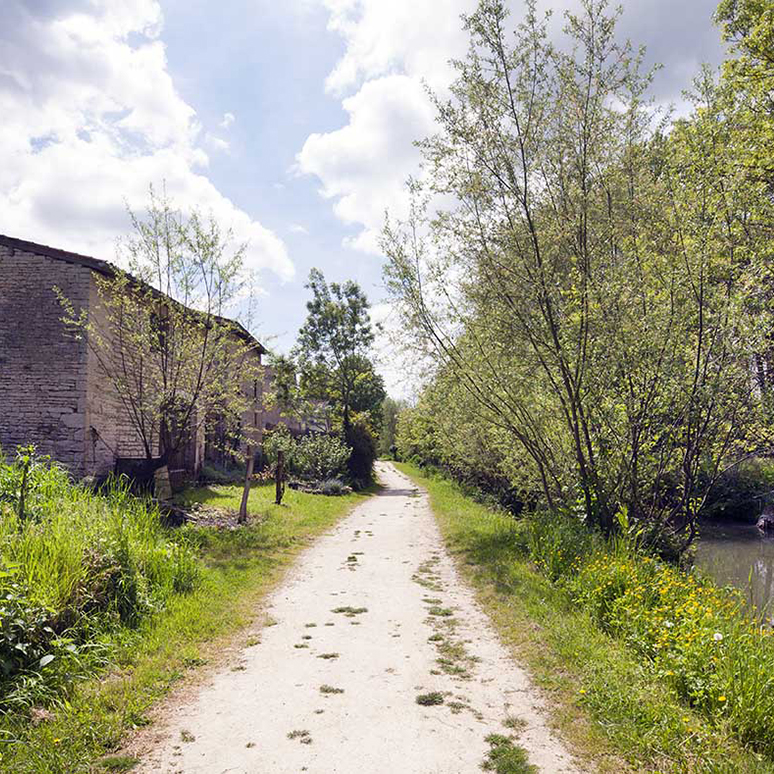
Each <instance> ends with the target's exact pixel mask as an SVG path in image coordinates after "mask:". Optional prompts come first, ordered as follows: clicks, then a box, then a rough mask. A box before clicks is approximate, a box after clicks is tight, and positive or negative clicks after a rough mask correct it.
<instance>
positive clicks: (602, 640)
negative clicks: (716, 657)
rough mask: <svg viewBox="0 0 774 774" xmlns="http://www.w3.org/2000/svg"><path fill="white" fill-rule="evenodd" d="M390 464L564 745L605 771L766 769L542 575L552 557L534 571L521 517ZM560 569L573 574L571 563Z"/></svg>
mask: <svg viewBox="0 0 774 774" xmlns="http://www.w3.org/2000/svg"><path fill="white" fill-rule="evenodd" d="M398 467H399V469H400V470H402V471H403V472H404V473H406V474H408V475H409V476H411V477H412V479H413V480H414V481H415V482H416V483H418V484H419V485H420V486H422V487H424V488H425V489H427V491H428V493H429V495H430V502H431V506H432V508H433V511H434V513H435V516H436V518H437V521H438V524H439V526H440V528H441V531H442V534H443V537H444V540H445V541H446V544H447V546H448V547H449V548H450V550H451V551H452V552H453V553H454V554H455V555H456V556H457V558H458V567H459V569H460V571H461V572H462V573H463V574H464V575H465V576H466V577H467V578H468V579H469V580H470V581H471V582H472V583H473V584H474V586H475V588H476V590H477V594H478V601H479V603H480V604H481V605H482V606H483V608H484V609H485V611H486V612H487V613H488V614H489V615H490V617H491V619H492V621H493V622H494V624H495V626H496V628H497V630H498V633H499V635H500V637H501V638H502V639H503V642H504V643H506V644H507V645H508V646H509V647H511V648H512V649H513V650H514V652H515V653H516V654H517V656H518V658H520V659H521V660H522V661H523V662H524V663H526V664H527V665H528V667H529V669H530V671H531V674H532V677H533V679H534V680H535V681H536V682H537V683H538V684H539V685H540V686H541V687H542V688H543V689H544V691H545V693H546V696H547V698H548V701H549V703H550V704H551V706H552V707H553V717H554V719H555V723H556V725H557V726H558V728H559V730H560V731H561V733H562V735H563V736H564V737H565V738H567V739H568V740H569V741H570V742H571V743H572V745H573V747H574V752H576V753H577V754H578V755H580V756H581V757H582V758H584V759H585V760H586V761H589V762H593V763H594V764H595V765H596V767H597V768H598V769H599V770H600V771H602V772H611V774H612V772H620V771H622V770H627V769H628V770H629V771H633V772H644V771H649V772H718V773H719V772H723V774H732V773H733V772H738V773H739V774H742V773H745V774H747V773H750V772H753V773H755V774H763V772H772V771H774V764H772V763H771V761H770V760H767V759H766V758H764V757H763V755H760V754H758V753H756V752H753V751H751V750H748V749H745V747H743V746H742V744H740V742H739V740H738V737H736V734H737V733H738V729H737V728H736V727H734V726H733V725H732V723H731V722H730V721H729V717H728V715H727V714H726V713H725V711H724V712H720V713H710V714H708V713H707V711H706V709H705V711H695V710H693V709H691V707H690V706H689V704H688V702H686V701H685V700H684V699H683V697H682V696H681V694H680V692H679V690H678V688H677V686H676V685H675V684H674V683H673V682H670V681H669V680H667V679H665V678H664V675H663V672H662V669H661V668H659V667H657V666H656V665H655V664H654V662H653V661H652V660H651V659H649V658H647V657H646V656H644V655H643V654H642V653H641V652H639V651H638V650H637V649H636V648H634V647H632V646H631V644H629V642H628V641H627V639H626V638H625V637H622V636H620V634H611V633H609V632H607V631H605V630H604V628H603V625H602V624H601V623H600V620H599V617H598V616H597V617H595V616H594V615H592V613H591V611H590V610H589V609H588V608H585V607H584V606H583V605H582V604H579V602H578V601H577V599H576V598H575V597H574V595H573V593H572V592H571V590H569V589H568V588H567V587H566V584H563V583H557V582H554V580H551V579H550V578H551V577H553V578H554V579H555V580H558V579H559V577H560V574H561V573H560V572H559V569H560V568H559V566H558V565H557V566H556V567H555V572H554V573H553V575H552V574H551V571H550V569H549V568H544V570H545V569H548V570H549V574H548V575H547V574H545V572H541V571H539V570H538V569H537V567H536V564H535V562H534V561H533V560H532V559H531V558H530V549H529V543H530V539H531V537H530V535H529V534H528V530H527V529H526V524H525V523H524V522H515V521H514V520H513V519H512V518H511V517H509V516H508V515H506V514H504V513H502V512H497V511H495V510H492V509H490V508H488V507H486V506H484V505H481V504H479V503H477V502H475V501H474V500H473V499H471V498H470V497H467V496H465V495H464V494H463V493H462V492H461V490H460V489H459V487H457V486H456V485H455V484H453V483H451V482H449V481H446V480H443V479H437V478H429V477H428V476H426V475H424V474H423V473H422V471H421V470H419V469H418V468H416V467H414V466H411V465H407V464H398ZM543 551H544V556H543V557H542V560H543V561H545V560H547V559H548V558H550V557H551V556H554V557H555V558H556V560H557V562H558V563H559V564H562V565H564V563H565V561H566V559H567V556H566V555H565V556H564V558H562V555H563V549H562V547H561V544H559V543H554V544H553V545H552V546H550V545H548V544H546V543H544V545H543ZM567 567H568V568H569V569H570V570H571V574H572V575H577V574H578V569H579V568H578V567H577V566H576V567H575V569H574V570H573V569H572V564H571V562H570V563H569V564H568V565H567ZM607 588H609V589H610V588H613V586H612V585H611V586H608V587H607ZM610 599H611V601H612V595H611V597H610ZM666 628H667V629H670V628H671V627H666ZM743 666H744V665H740V668H741V667H743ZM764 683H765V680H764ZM725 699H726V701H728V697H725ZM722 703H725V702H722Z"/></svg>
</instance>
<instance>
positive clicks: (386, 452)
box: [379, 397, 406, 459]
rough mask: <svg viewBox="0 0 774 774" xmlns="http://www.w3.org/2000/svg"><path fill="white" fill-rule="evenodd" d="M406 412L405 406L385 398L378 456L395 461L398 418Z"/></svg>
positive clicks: (401, 402)
mask: <svg viewBox="0 0 774 774" xmlns="http://www.w3.org/2000/svg"><path fill="white" fill-rule="evenodd" d="M405 410H406V404H405V403H404V402H403V401H400V400H394V399H393V398H390V397H387V398H385V399H384V400H383V401H382V407H381V415H382V425H381V429H380V430H379V456H380V457H388V458H390V459H395V457H396V455H397V453H398V445H397V434H398V417H399V416H400V414H401V412H402V411H405Z"/></svg>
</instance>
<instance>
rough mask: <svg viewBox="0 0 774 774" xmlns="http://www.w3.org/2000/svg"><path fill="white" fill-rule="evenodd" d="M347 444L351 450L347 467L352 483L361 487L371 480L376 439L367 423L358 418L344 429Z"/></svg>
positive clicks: (375, 456)
mask: <svg viewBox="0 0 774 774" xmlns="http://www.w3.org/2000/svg"><path fill="white" fill-rule="evenodd" d="M344 437H345V438H346V441H347V445H348V446H349V447H350V449H351V450H352V451H351V453H350V456H349V460H348V461H347V469H348V471H349V478H350V480H351V481H352V484H353V485H354V486H355V487H356V488H359V489H363V488H365V487H367V486H368V485H369V484H371V482H372V480H373V470H374V462H375V461H376V458H377V456H378V455H377V452H376V439H375V438H374V436H373V433H372V432H371V428H370V427H369V425H368V424H367V423H366V422H365V421H364V420H362V419H360V418H358V419H357V420H355V421H354V422H352V423H350V424H349V426H347V427H346V428H345V429H344Z"/></svg>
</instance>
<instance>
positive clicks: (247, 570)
mask: <svg viewBox="0 0 774 774" xmlns="http://www.w3.org/2000/svg"><path fill="white" fill-rule="evenodd" d="M240 493H241V489H240V487H228V486H223V487H211V488H205V489H201V490H196V491H194V492H192V493H190V499H192V500H196V501H199V502H202V501H206V502H207V503H208V504H209V505H213V506H216V507H219V508H224V509H230V508H231V507H232V505H233V502H238V497H239V494H240ZM273 496H274V491H273V488H272V487H271V486H256V487H254V488H253V489H252V491H251V493H250V499H249V505H248V511H249V513H250V515H251V522H250V523H249V524H248V525H246V526H244V527H240V528H238V529H223V530H216V529H213V528H210V527H190V526H189V527H184V528H182V529H180V530H177V531H176V532H175V533H174V536H173V535H172V533H169V536H170V537H172V536H173V537H174V540H175V542H176V543H185V544H187V545H189V546H191V547H192V548H193V549H194V551H195V553H196V554H197V556H198V566H199V573H200V578H199V581H198V583H197V586H196V588H195V589H193V590H191V591H190V592H189V593H186V594H172V595H171V596H170V598H169V599H168V601H167V603H166V606H165V608H164V609H163V611H162V612H159V613H158V614H156V615H153V616H151V617H149V618H147V619H145V620H144V621H143V622H142V623H141V624H140V625H138V626H136V627H135V628H130V627H124V628H121V629H118V630H113V631H112V632H110V634H109V638H110V639H109V641H108V640H106V636H107V635H102V636H101V639H100V641H99V642H98V643H95V646H96V645H101V646H103V647H105V648H106V651H107V653H108V654H109V658H107V659H106V661H105V663H104V664H103V668H102V669H101V670H100V673H99V674H98V675H97V676H96V677H94V678H92V679H88V680H84V681H80V682H78V683H77V684H75V685H74V686H73V687H72V688H71V689H70V690H69V692H66V693H63V694H62V695H61V697H60V698H56V699H52V700H51V701H50V702H49V703H48V704H47V705H46V706H45V707H39V708H37V709H36V708H31V710H30V712H21V713H14V714H6V715H5V716H4V717H3V719H2V723H1V724H0V731H1V732H2V736H1V737H0V738H1V739H2V741H3V742H4V744H2V747H0V754H1V755H2V758H0V771H2V772H8V774H11V773H12V772H13V774H77V773H78V772H99V771H129V770H130V769H131V768H132V767H133V766H134V764H135V760H134V759H133V758H132V756H126V755H121V756H115V755H113V753H114V751H115V750H117V749H118V747H119V745H120V744H121V742H122V740H124V739H125V737H126V735H127V734H128V733H130V732H131V731H133V730H134V729H137V728H140V727H142V726H145V725H147V724H149V723H150V722H152V719H153V714H152V710H153V706H154V704H155V703H157V702H158V701H159V700H160V699H161V698H162V697H164V696H165V695H167V694H168V693H169V692H170V691H171V690H172V689H173V688H178V687H179V686H184V685H185V684H186V683H189V682H191V681H193V680H195V679H196V677H197V671H200V668H201V667H202V666H204V665H205V664H213V663H217V662H218V660H219V659H221V658H222V657H223V654H224V652H225V651H226V650H227V649H228V648H229V647H230V646H232V645H233V644H234V642H235V641H238V639H239V637H240V636H243V635H240V631H242V630H244V628H245V627H246V626H247V625H248V624H249V623H250V622H251V621H252V620H254V618H255V616H256V615H258V613H257V612H256V611H259V610H260V605H261V602H262V600H263V599H264V598H265V597H266V595H267V594H268V593H269V592H270V591H271V589H272V588H273V587H274V586H275V585H276V583H277V582H278V581H279V580H280V579H281V577H282V576H283V573H284V571H285V570H286V569H287V567H288V566H289V565H290V563H291V562H292V560H293V559H294V557H295V556H296V555H297V553H298V552H299V551H300V550H301V549H302V548H303V547H304V546H306V545H307V544H308V542H309V541H310V540H312V539H313V538H315V537H317V536H318V535H320V534H321V533H322V532H324V531H325V530H327V529H328V528H329V527H331V526H332V525H333V524H335V523H336V521H338V520H339V519H340V518H341V517H342V516H343V515H344V514H345V513H346V512H347V511H349V510H350V509H351V508H352V507H353V506H354V505H355V504H357V503H359V502H362V501H363V500H364V499H365V498H366V497H367V496H368V495H367V494H352V495H347V496H344V497H324V496H321V495H309V494H305V493H302V492H295V491H292V490H290V491H288V492H287V494H286V497H285V500H284V503H283V505H282V506H275V505H273V504H272V500H273ZM243 638H244V637H243ZM241 644H244V643H241Z"/></svg>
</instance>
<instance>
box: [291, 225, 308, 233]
mask: <svg viewBox="0 0 774 774" xmlns="http://www.w3.org/2000/svg"><path fill="white" fill-rule="evenodd" d="M290 231H291V233H293V234H308V233H309V229H308V228H307V227H306V226H302V225H301V224H300V223H293V224H292V225H291V227H290Z"/></svg>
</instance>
